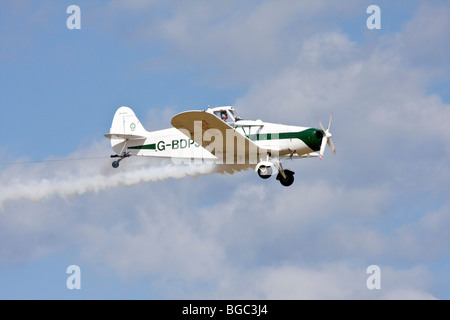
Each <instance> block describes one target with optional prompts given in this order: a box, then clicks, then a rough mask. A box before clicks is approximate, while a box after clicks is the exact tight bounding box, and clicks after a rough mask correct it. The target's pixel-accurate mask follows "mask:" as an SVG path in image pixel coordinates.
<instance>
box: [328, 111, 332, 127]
mask: <svg viewBox="0 0 450 320" xmlns="http://www.w3.org/2000/svg"><path fill="white" fill-rule="evenodd" d="M331 119H333V112H332V113H331V114H330V121H329V122H328V128H327V131H329V130H330V126H331Z"/></svg>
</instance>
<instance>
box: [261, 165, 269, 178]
mask: <svg viewBox="0 0 450 320" xmlns="http://www.w3.org/2000/svg"><path fill="white" fill-rule="evenodd" d="M258 175H259V176H260V177H261V178H262V179H268V178H270V176H271V175H272V168H271V167H269V166H261V167H259V168H258Z"/></svg>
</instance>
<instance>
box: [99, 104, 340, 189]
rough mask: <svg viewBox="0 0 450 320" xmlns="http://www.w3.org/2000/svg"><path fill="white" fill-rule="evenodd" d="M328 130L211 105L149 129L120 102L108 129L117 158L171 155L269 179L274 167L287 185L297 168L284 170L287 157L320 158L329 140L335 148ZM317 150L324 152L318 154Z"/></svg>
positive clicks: (331, 146)
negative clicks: (266, 119) (252, 117)
mask: <svg viewBox="0 0 450 320" xmlns="http://www.w3.org/2000/svg"><path fill="white" fill-rule="evenodd" d="M331 119H332V117H331V116H330V121H329V123H328V128H327V129H326V130H325V129H324V127H323V126H322V124H321V123H320V121H319V126H320V129H316V128H308V127H298V126H290V125H282V124H274V123H269V122H263V121H261V120H256V121H254V120H244V119H241V118H240V117H238V116H237V115H236V113H235V111H234V108H233V107H231V106H225V107H216V108H210V107H209V106H208V109H207V110H204V111H187V112H182V113H179V114H177V115H176V116H174V117H173V118H172V121H171V124H172V126H173V128H169V129H164V130H158V131H153V132H149V131H147V130H145V129H144V127H143V126H142V124H141V122H140V121H139V120H138V118H137V117H136V115H135V114H134V112H133V110H131V109H130V108H128V107H120V108H119V109H118V110H117V111H116V113H115V115H114V119H113V122H112V126H111V129H110V133H109V134H105V137H106V138H109V139H111V146H112V148H113V150H114V152H116V154H115V155H112V156H111V157H112V158H118V160H115V161H114V162H113V163H112V166H113V167H114V168H118V167H119V163H120V161H122V160H123V159H125V158H127V157H130V156H147V157H162V158H171V159H172V161H173V162H174V163H192V162H193V163H203V162H209V163H216V164H220V165H224V166H226V167H231V168H238V167H239V169H242V168H243V167H244V168H249V167H252V168H253V169H254V170H255V171H256V172H258V175H259V176H260V177H261V178H263V179H267V178H269V177H270V176H271V175H272V172H273V169H275V170H277V171H278V174H277V177H276V179H277V180H279V181H280V183H281V184H282V185H283V186H290V185H291V184H292V183H293V182H294V172H293V171H291V170H288V169H283V166H282V165H281V159H282V158H309V157H320V159H322V156H323V154H324V151H325V144H328V146H329V147H330V148H331V150H332V151H333V152H334V153H335V152H336V150H335V147H334V144H333V142H332V141H331V133H330V125H331ZM316 151H318V152H319V153H317V152H316Z"/></svg>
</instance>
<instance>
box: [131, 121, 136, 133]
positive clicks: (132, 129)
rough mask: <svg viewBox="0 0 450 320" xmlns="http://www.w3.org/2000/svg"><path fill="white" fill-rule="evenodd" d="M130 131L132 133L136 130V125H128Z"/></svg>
mask: <svg viewBox="0 0 450 320" xmlns="http://www.w3.org/2000/svg"><path fill="white" fill-rule="evenodd" d="M130 129H131V131H134V130H135V129H136V125H135V124H134V123H132V124H130Z"/></svg>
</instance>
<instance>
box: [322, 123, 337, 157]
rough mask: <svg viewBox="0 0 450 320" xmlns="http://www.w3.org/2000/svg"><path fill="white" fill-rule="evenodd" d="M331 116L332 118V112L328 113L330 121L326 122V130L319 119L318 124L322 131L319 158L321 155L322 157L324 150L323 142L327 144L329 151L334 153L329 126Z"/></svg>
mask: <svg viewBox="0 0 450 320" xmlns="http://www.w3.org/2000/svg"><path fill="white" fill-rule="evenodd" d="M332 118H333V114H331V115H330V121H329V122H328V128H327V130H325V129H324V127H323V126H322V123H321V122H320V120H319V126H320V128H321V129H322V131H323V138H322V144H321V145H320V153H319V157H320V159H322V157H323V153H324V151H325V144H328V146H329V147H330V149H331V151H333V153H336V148H335V147H334V144H333V141H331V136H332V134H331V133H330V126H331V119H332Z"/></svg>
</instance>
